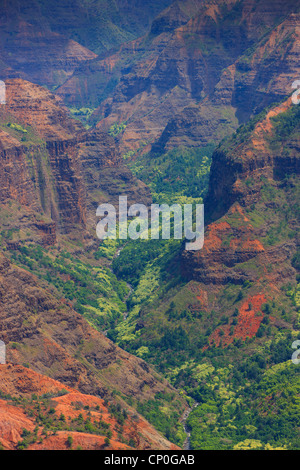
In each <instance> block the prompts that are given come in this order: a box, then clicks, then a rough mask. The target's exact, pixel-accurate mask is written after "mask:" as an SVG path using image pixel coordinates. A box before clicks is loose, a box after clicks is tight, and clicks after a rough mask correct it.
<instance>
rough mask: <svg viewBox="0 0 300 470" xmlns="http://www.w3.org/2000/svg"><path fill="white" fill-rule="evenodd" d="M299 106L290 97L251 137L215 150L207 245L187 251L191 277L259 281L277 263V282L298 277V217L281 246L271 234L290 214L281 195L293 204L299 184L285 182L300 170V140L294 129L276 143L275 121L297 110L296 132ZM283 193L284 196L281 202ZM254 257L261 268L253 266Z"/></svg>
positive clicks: (236, 139) (274, 271)
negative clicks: (295, 264)
mask: <svg viewBox="0 0 300 470" xmlns="http://www.w3.org/2000/svg"><path fill="white" fill-rule="evenodd" d="M293 106H294V105H293V104H292V102H291V99H289V100H287V101H286V102H284V103H283V104H281V105H279V106H277V107H274V108H272V109H271V110H270V111H269V112H268V113H266V116H265V117H264V118H262V119H261V120H260V121H259V122H258V123H257V124H256V125H253V130H252V131H250V132H249V130H248V134H247V131H245V130H244V133H245V136H243V135H241V136H240V137H239V134H236V135H235V136H234V137H233V138H231V139H230V140H229V142H228V143H227V144H226V143H225V144H224V145H223V146H220V148H219V149H217V150H216V151H215V153H214V155H213V163H212V168H211V177H210V185H209V191H208V194H207V197H206V200H205V212H206V223H207V227H206V232H205V241H204V247H203V249H202V250H199V251H198V252H184V253H183V256H182V269H183V273H184V275H185V276H187V277H188V278H189V279H194V280H198V281H200V282H202V283H204V284H207V285H209V284H218V285H226V284H228V283H229V282H230V283H233V284H240V285H243V284H244V283H245V282H246V281H248V282H254V283H256V282H258V280H259V278H260V277H261V276H262V273H261V270H260V267H261V268H262V267H265V266H267V265H270V263H271V264H272V270H271V268H270V267H269V270H270V274H268V275H267V277H268V278H269V280H270V282H272V284H280V283H282V282H287V279H290V280H291V281H293V279H294V274H295V270H294V269H293V267H292V266H291V258H292V256H293V253H295V251H296V246H297V237H296V232H294V229H295V227H296V225H297V224H296V221H295V220H294V219H293V217H291V220H289V222H288V226H289V227H290V229H291V230H292V234H291V236H290V237H289V239H288V240H286V239H283V240H282V241H280V239H278V242H277V243H278V245H276V242H273V241H272V240H270V239H268V238H266V237H267V236H268V233H269V231H270V226H271V227H272V225H276V223H279V220H280V216H282V217H283V218H284V217H285V216H284V209H283V208H281V209H279V208H280V207H281V204H282V205H284V201H281V200H280V197H281V198H284V200H286V201H287V204H291V205H293V204H294V198H295V195H293V190H294V189H293V188H294V184H293V183H292V182H291V183H290V184H289V183H288V184H286V185H285V183H284V180H285V179H286V178H287V179H288V178H293V175H295V177H296V175H298V174H299V172H300V167H299V139H298V138H297V134H296V133H294V132H293V133H292V134H291V135H289V136H288V137H286V139H283V141H280V143H279V142H277V144H275V142H276V132H277V131H276V129H275V124H274V121H273V119H274V118H275V117H279V118H280V117H281V116H282V119H284V116H287V113H290V112H291V111H293V112H294V113H295V117H294V118H293V122H294V124H293V126H295V127H294V128H293V131H295V129H296V128H297V126H299V121H298V118H297V111H298V109H297V108H295V107H293ZM241 133H243V130H241ZM295 188H296V186H295ZM295 191H296V189H295ZM277 193H278V194H280V195H281V196H280V197H279V196H278V200H277V201H276V200H275V199H276V194H277ZM276 208H277V209H276ZM258 217H259V218H260V219H259V220H260V222H259V223H258V222H257V219H256V218H258ZM272 218H274V220H272ZM267 220H269V222H267ZM295 224H296V225H295ZM293 234H294V235H293ZM292 235H293V236H292ZM273 245H274V246H273ZM275 245H276V246H275ZM251 259H252V260H253V262H254V264H255V266H256V269H255V270H251V269H250V268H249V264H248V265H247V261H249V260H251ZM262 269H263V268H262ZM264 269H265V268H264ZM271 272H272V274H271Z"/></svg>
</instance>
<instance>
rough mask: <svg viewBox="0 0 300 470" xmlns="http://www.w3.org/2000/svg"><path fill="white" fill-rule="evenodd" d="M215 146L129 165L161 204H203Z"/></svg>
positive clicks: (177, 151)
mask: <svg viewBox="0 0 300 470" xmlns="http://www.w3.org/2000/svg"><path fill="white" fill-rule="evenodd" d="M214 147H215V145H214V144H213V143H212V144H210V145H207V146H206V147H200V148H197V149H186V148H184V147H183V148H177V149H174V150H171V151H169V152H167V153H166V154H164V155H162V156H158V157H157V156H151V155H143V156H140V157H137V158H136V159H135V160H134V162H133V163H128V166H129V167H130V168H131V170H132V171H133V173H134V174H135V175H136V176H137V177H138V178H140V179H141V180H143V181H144V182H145V183H146V184H148V185H149V187H150V188H151V190H152V194H153V198H154V200H155V201H156V202H160V203H166V204H168V203H177V202H178V203H180V204H188V203H190V202H197V201H198V202H200V200H201V198H203V196H204V194H205V192H206V190H207V186H208V178H209V171H210V164H211V155H212V153H213V150H214Z"/></svg>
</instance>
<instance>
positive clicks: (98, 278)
mask: <svg viewBox="0 0 300 470" xmlns="http://www.w3.org/2000/svg"><path fill="white" fill-rule="evenodd" d="M11 258H12V260H13V261H14V262H15V263H16V264H19V265H21V266H23V267H26V268H27V269H29V270H30V271H31V272H33V273H34V274H36V275H37V276H39V277H41V278H43V279H44V280H46V281H47V282H49V283H50V284H51V285H53V286H54V287H55V288H56V289H57V292H58V296H60V297H63V298H65V299H66V300H67V301H69V302H70V303H71V304H72V305H73V306H74V308H75V309H76V310H77V311H78V312H79V313H81V314H82V315H83V316H84V317H85V318H86V319H87V320H88V321H89V322H90V323H91V324H92V325H93V326H94V327H95V328H97V329H99V330H105V329H107V328H113V327H115V326H116V325H117V324H118V322H119V321H120V320H121V319H122V318H123V315H124V312H125V311H126V304H125V303H124V299H125V297H126V295H127V293H128V287H127V286H126V283H125V282H122V281H118V280H117V278H116V276H115V275H114V274H113V273H112V272H111V270H110V269H109V268H108V267H105V266H98V267H95V266H92V265H91V264H88V263H84V262H83V261H80V260H79V259H75V258H74V257H73V256H72V255H71V254H69V253H68V252H66V251H62V252H61V253H60V254H58V255H57V256H53V255H52V256H51V255H50V254H49V253H47V250H44V249H43V248H42V247H40V246H39V245H36V246H34V245H30V246H23V247H21V248H20V251H19V252H14V253H13V254H12V257H11Z"/></svg>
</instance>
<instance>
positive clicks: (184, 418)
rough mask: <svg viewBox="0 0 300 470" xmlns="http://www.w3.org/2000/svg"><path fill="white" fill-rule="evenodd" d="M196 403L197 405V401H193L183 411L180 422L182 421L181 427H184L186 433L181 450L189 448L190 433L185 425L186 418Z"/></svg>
mask: <svg viewBox="0 0 300 470" xmlns="http://www.w3.org/2000/svg"><path fill="white" fill-rule="evenodd" d="M198 405H199V403H197V402H196V403H194V405H193V406H192V408H190V409H188V410H186V411H185V412H184V413H183V416H182V421H181V422H182V424H183V427H184V432H185V433H186V439H185V441H184V444H183V450H191V442H190V436H191V433H190V430H189V427H188V425H187V419H188V417H189V415H190V413H191V412H192V411H193V409H195V408H196V407H197V406H198Z"/></svg>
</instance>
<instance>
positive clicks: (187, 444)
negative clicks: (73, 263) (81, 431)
mask: <svg viewBox="0 0 300 470" xmlns="http://www.w3.org/2000/svg"><path fill="white" fill-rule="evenodd" d="M124 246H125V245H124ZM124 246H121V247H120V248H118V249H117V251H116V253H115V255H114V258H113V259H115V258H116V257H117V256H119V255H120V253H121V251H122V250H123V248H124ZM110 270H111V272H112V273H113V272H114V271H113V269H112V267H110ZM126 286H127V287H128V293H127V295H126V297H125V298H124V302H125V303H126V300H127V299H129V297H130V296H131V294H132V292H133V287H132V285H131V284H129V282H126ZM127 316H128V311H127V310H126V311H125V312H124V320H126V318H127ZM105 333H106V332H105ZM198 405H199V403H197V402H195V403H194V404H193V406H192V407H191V408H189V409H188V410H185V412H184V413H183V416H182V420H181V422H182V424H183V428H184V432H185V434H186V439H185V441H184V444H183V450H191V442H190V436H191V433H190V429H189V427H188V425H187V419H188V417H189V415H190V413H191V412H192V411H193V409H195V408H196V407H197V406H198Z"/></svg>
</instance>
